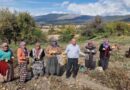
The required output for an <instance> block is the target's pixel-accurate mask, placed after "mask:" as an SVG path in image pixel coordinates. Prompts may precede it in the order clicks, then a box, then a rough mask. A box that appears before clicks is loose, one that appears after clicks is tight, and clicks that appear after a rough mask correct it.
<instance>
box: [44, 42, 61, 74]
mask: <svg viewBox="0 0 130 90" xmlns="http://www.w3.org/2000/svg"><path fill="white" fill-rule="evenodd" d="M59 54H61V48H60V47H59V45H58V43H57V41H56V40H52V41H51V44H50V45H49V46H48V47H47V49H46V55H47V59H48V60H47V66H46V73H47V75H49V74H51V75H55V74H56V75H59V73H60V67H59V64H58V57H57V55H59Z"/></svg>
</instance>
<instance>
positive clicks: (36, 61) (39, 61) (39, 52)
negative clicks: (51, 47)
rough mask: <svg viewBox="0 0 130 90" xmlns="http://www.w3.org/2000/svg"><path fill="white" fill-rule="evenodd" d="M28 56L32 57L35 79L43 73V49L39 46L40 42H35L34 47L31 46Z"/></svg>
mask: <svg viewBox="0 0 130 90" xmlns="http://www.w3.org/2000/svg"><path fill="white" fill-rule="evenodd" d="M30 56H31V57H32V70H33V75H34V78H35V79H37V78H38V76H39V75H40V76H42V75H43V74H44V56H45V53H44V50H43V49H42V48H41V44H40V43H36V44H35V48H33V49H32V50H31V52H30Z"/></svg>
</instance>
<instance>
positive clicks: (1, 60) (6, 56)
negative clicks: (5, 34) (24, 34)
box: [0, 43, 14, 81]
mask: <svg viewBox="0 0 130 90" xmlns="http://www.w3.org/2000/svg"><path fill="white" fill-rule="evenodd" d="M13 59H14V57H13V53H12V51H11V50H10V49H9V45H8V44H7V43H3V44H2V50H0V74H1V75H2V76H3V77H5V76H6V79H7V81H12V80H13V79H14V70H13Z"/></svg>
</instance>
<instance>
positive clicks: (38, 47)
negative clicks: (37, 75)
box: [35, 42, 41, 50]
mask: <svg viewBox="0 0 130 90" xmlns="http://www.w3.org/2000/svg"><path fill="white" fill-rule="evenodd" d="M40 48H41V44H40V43H39V42H37V43H36V44H35V49H37V50H38V49H40Z"/></svg>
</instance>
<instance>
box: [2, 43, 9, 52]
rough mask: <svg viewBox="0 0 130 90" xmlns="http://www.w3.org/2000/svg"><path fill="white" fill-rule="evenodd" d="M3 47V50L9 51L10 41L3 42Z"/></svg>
mask: <svg viewBox="0 0 130 90" xmlns="http://www.w3.org/2000/svg"><path fill="white" fill-rule="evenodd" d="M2 49H3V51H7V50H8V49H9V45H8V43H3V44H2Z"/></svg>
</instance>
